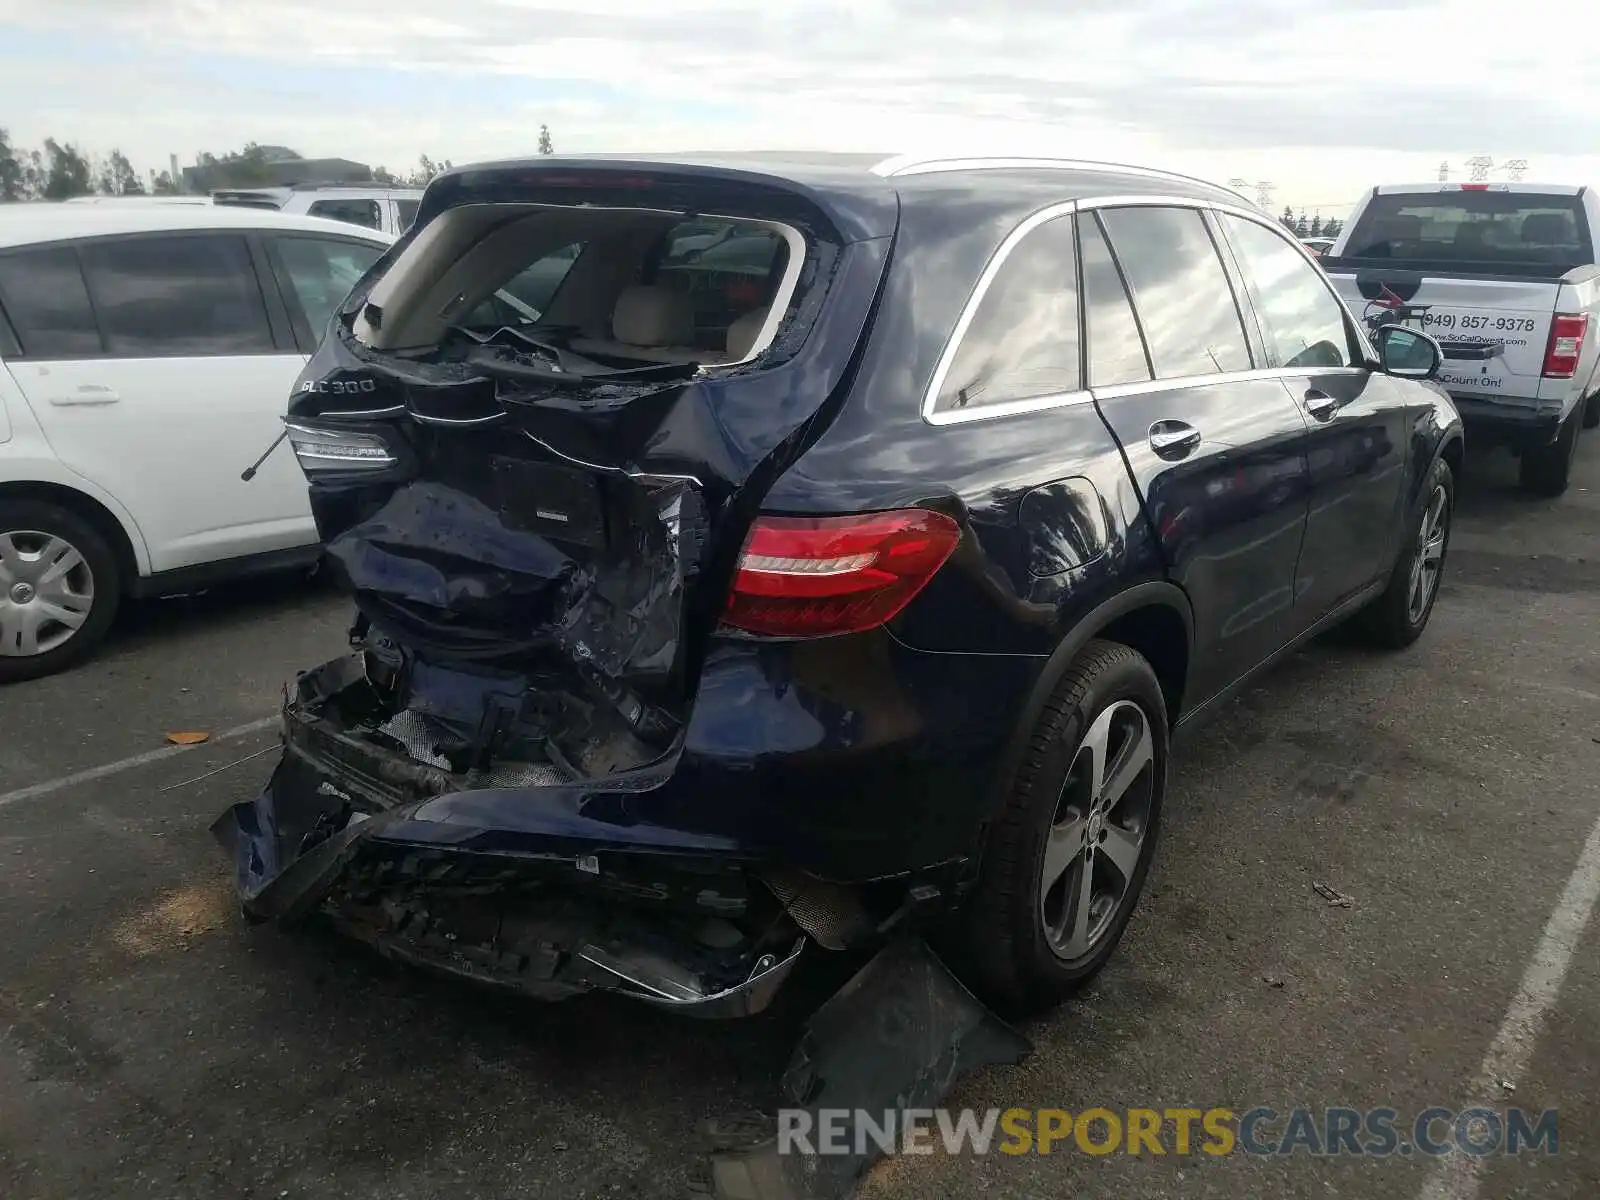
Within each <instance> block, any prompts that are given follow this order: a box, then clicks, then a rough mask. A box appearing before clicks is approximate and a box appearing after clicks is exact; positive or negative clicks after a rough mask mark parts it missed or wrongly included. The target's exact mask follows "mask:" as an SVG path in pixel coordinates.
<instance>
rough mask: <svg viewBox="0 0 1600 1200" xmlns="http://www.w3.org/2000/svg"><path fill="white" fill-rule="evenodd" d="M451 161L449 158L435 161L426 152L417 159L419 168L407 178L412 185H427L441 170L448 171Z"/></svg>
mask: <svg viewBox="0 0 1600 1200" xmlns="http://www.w3.org/2000/svg"><path fill="white" fill-rule="evenodd" d="M450 166H451V163H450V160H449V159H448V158H447V159H445V160H444V161H443V162H434V161H433V159H431V158H429V157H428V156H427V155H426V154H424V155H421V156H419V157H418V159H417V169H416V170H415V171H413V172H411V177H410V178H409V179H407V180H406V182H407V183H409V184H411V186H412V187H427V186H428V184H429V182H430V181H431V180H432V179H433V177H434V176H435V175H437V174H439V172H440V171H448V170H449V169H450Z"/></svg>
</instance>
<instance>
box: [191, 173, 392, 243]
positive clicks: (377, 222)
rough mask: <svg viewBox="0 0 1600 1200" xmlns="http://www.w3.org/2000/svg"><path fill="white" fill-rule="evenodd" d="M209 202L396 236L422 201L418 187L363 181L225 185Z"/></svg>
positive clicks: (213, 193) (212, 195) (212, 194)
mask: <svg viewBox="0 0 1600 1200" xmlns="http://www.w3.org/2000/svg"><path fill="white" fill-rule="evenodd" d="M211 201H212V203H214V204H221V205H225V206H228V207H237V208H266V209H273V210H276V211H277V212H281V213H299V214H303V215H305V216H308V217H326V218H327V219H328V220H330V221H344V222H346V223H348V224H351V225H361V226H364V227H365V228H367V229H376V230H379V231H381V232H383V233H388V234H392V235H394V236H395V237H399V236H400V235H401V234H402V233H404V232H405V231H406V230H407V229H409V228H410V227H411V222H412V221H413V220H415V219H416V215H417V207H418V205H420V204H421V203H422V189H421V188H393V187H383V186H382V185H380V184H367V183H322V184H301V185H298V186H296V187H259V188H228V189H225V190H219V191H214V192H212V193H211Z"/></svg>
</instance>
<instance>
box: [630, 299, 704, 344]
mask: <svg viewBox="0 0 1600 1200" xmlns="http://www.w3.org/2000/svg"><path fill="white" fill-rule="evenodd" d="M611 336H612V337H614V338H616V339H617V341H619V342H625V343H627V344H628V345H630V346H690V345H693V344H694V306H693V305H692V304H691V303H690V302H689V297H687V296H685V295H682V294H681V293H679V292H674V291H672V290H671V289H669V288H663V287H648V286H646V285H644V284H635V285H634V286H632V287H629V288H626V289H625V290H624V291H623V293H622V295H620V296H618V297H617V307H616V308H615V309H614V310H613V311H612V313H611Z"/></svg>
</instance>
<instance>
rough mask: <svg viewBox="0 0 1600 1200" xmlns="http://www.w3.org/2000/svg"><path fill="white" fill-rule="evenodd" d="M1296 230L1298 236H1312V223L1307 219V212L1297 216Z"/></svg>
mask: <svg viewBox="0 0 1600 1200" xmlns="http://www.w3.org/2000/svg"><path fill="white" fill-rule="evenodd" d="M1294 231H1295V234H1296V236H1298V237H1310V236H1311V223H1310V222H1309V221H1307V220H1306V214H1305V213H1301V214H1300V215H1299V216H1298V217H1296V218H1295V222H1294Z"/></svg>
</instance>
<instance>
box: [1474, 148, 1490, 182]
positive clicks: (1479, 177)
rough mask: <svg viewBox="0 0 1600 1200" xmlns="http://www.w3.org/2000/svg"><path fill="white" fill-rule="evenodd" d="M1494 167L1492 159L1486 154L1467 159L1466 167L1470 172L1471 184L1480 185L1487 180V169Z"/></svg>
mask: <svg viewBox="0 0 1600 1200" xmlns="http://www.w3.org/2000/svg"><path fill="white" fill-rule="evenodd" d="M1493 166H1494V159H1492V158H1490V157H1489V156H1488V155H1487V154H1479V155H1476V156H1475V157H1473V158H1469V159H1467V167H1468V169H1469V170H1470V171H1471V172H1472V175H1471V176H1470V178H1471V180H1472V182H1473V183H1482V182H1484V180H1486V179H1488V178H1489V168H1491V167H1493Z"/></svg>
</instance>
